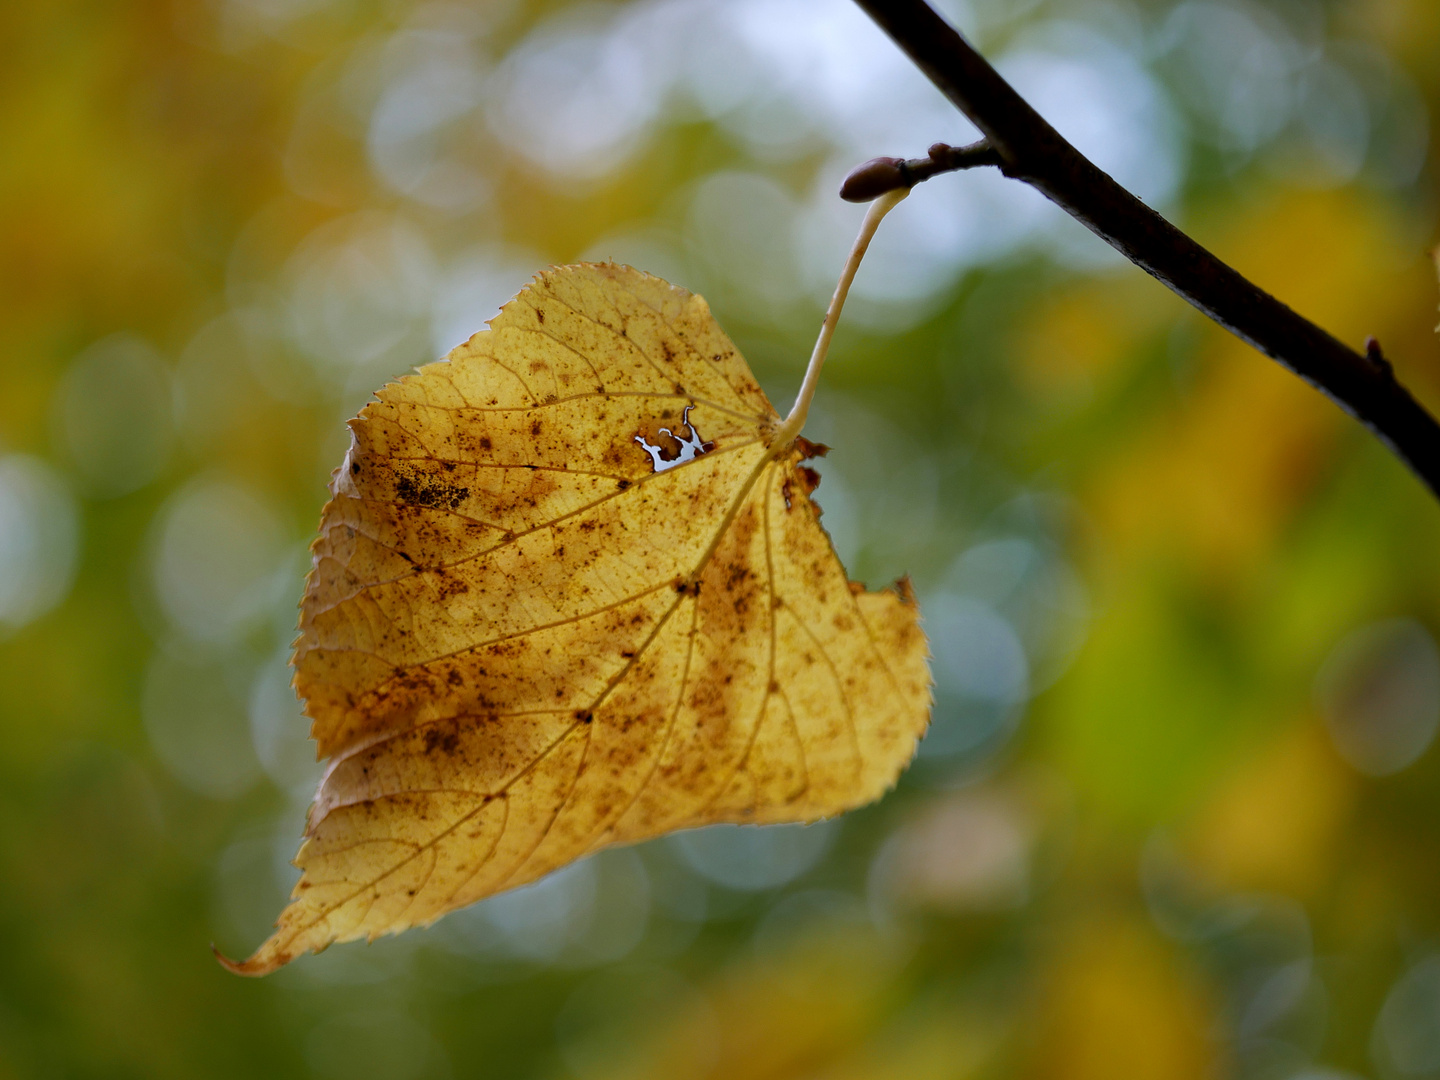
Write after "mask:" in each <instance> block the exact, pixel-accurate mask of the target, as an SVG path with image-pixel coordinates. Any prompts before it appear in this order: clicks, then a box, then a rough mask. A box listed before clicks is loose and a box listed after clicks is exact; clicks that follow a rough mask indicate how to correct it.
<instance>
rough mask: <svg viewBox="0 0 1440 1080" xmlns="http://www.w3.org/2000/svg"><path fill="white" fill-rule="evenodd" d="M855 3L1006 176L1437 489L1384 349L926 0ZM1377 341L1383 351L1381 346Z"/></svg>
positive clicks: (1420, 415)
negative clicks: (1136, 183) (1280, 369)
mask: <svg viewBox="0 0 1440 1080" xmlns="http://www.w3.org/2000/svg"><path fill="white" fill-rule="evenodd" d="M855 2H856V3H857V4H859V6H860V7H861V8H863V9H864V10H865V11H866V12H867V13H868V14H869V15H870V17H871V18H872V19H874V20H875V22H876V23H878V24H879V25H880V27H881V28H882V29H883V30H884V31H885V32H886V33H887V34H889V35H890V37H891V38H892V39H894V41H895V43H896V44H897V45H899V46H900V48H901V49H903V50H904V51H905V53H906V54H907V55H908V56H909V57H910V59H911V60H912V61H913V62H914V63H915V65H916V66H917V67H918V68H919V69H920V70H921V71H922V72H924V73H925V75H926V76H928V77H929V79H930V81H931V82H933V83H934V84H935V85H936V86H937V87H939V88H940V90H941V91H942V92H943V93H944V94H945V96H946V97H948V98H949V99H950V101H951V102H952V103H953V104H954V105H955V106H956V108H958V109H959V110H960V111H961V112H963V113H964V114H965V115H966V116H967V117H969V118H970V121H971V122H972V123H973V124H975V126H976V127H978V128H979V129H980V131H981V132H982V133H983V134H984V136H985V139H984V145H986V146H987V147H988V148H990V149H991V150H992V151H993V153H994V154H995V155H996V156H997V157H998V159H999V161H998V164H999V168H1000V170H1001V171H1002V172H1003V173H1004V174H1005V175H1006V176H1009V177H1012V178H1014V179H1017V180H1023V181H1025V182H1026V183H1028V184H1030V185H1031V186H1032V187H1035V188H1036V189H1038V190H1039V191H1041V192H1043V193H1044V194H1045V196H1046V197H1048V198H1049V199H1050V200H1051V201H1052V202H1054V203H1056V204H1057V205H1058V206H1060V207H1061V208H1062V209H1064V210H1065V211H1066V212H1067V213H1069V214H1070V215H1071V216H1072V217H1074V218H1076V219H1077V220H1079V221H1080V222H1082V223H1083V224H1084V225H1085V226H1086V227H1088V228H1089V229H1090V231H1091V232H1093V233H1095V234H1096V235H1097V236H1099V237H1100V238H1101V239H1103V240H1105V241H1106V242H1107V243H1109V244H1110V245H1111V246H1112V247H1114V248H1115V249H1116V250H1117V251H1119V252H1120V253H1121V254H1122V255H1124V256H1125V257H1126V258H1127V259H1129V260H1130V261H1131V262H1133V263H1135V265H1137V266H1139V267H1141V268H1142V269H1144V270H1146V271H1147V272H1149V273H1150V274H1151V275H1153V276H1154V277H1156V278H1157V279H1159V280H1160V281H1161V282H1163V283H1164V284H1165V285H1167V286H1169V287H1170V289H1172V290H1173V291H1174V292H1176V293H1177V294H1178V295H1180V296H1181V297H1183V298H1184V299H1186V300H1188V301H1189V302H1190V303H1191V304H1193V305H1194V306H1195V307H1197V308H1198V309H1199V310H1200V311H1202V312H1204V313H1205V314H1206V315H1207V316H1209V317H1210V318H1211V319H1213V320H1214V321H1215V322H1217V323H1219V324H1220V325H1221V326H1223V327H1225V328H1226V329H1227V330H1229V331H1230V332H1231V333H1233V334H1235V335H1236V336H1237V337H1239V338H1240V339H1241V340H1243V341H1245V342H1248V343H1249V344H1251V345H1253V346H1254V347H1255V348H1257V349H1259V350H1260V351H1261V352H1263V353H1264V354H1265V355H1266V356H1269V357H1270V358H1271V359H1273V360H1276V361H1278V362H1279V363H1280V364H1282V365H1284V366H1285V367H1286V368H1289V369H1290V370H1291V371H1292V372H1294V373H1295V374H1296V375H1299V376H1300V377H1301V378H1302V379H1304V380H1305V381H1306V382H1308V383H1310V384H1311V385H1312V386H1314V387H1316V388H1317V389H1319V390H1320V391H1322V392H1323V393H1325V394H1326V395H1328V396H1329V397H1330V399H1331V400H1332V401H1334V402H1335V403H1336V404H1337V405H1339V406H1340V407H1341V408H1343V409H1344V410H1345V411H1346V412H1348V413H1350V414H1351V415H1352V416H1355V417H1356V418H1358V419H1359V420H1360V421H1361V422H1362V423H1364V424H1365V425H1366V426H1367V427H1368V428H1369V429H1370V430H1371V431H1372V432H1374V434H1375V435H1376V436H1377V437H1378V438H1379V439H1380V440H1381V441H1382V442H1384V443H1385V444H1386V445H1387V446H1389V447H1390V449H1391V450H1392V451H1394V452H1395V454H1396V455H1397V456H1398V457H1399V458H1400V459H1401V460H1402V461H1404V462H1405V463H1406V464H1407V465H1408V466H1409V467H1410V468H1411V470H1412V471H1413V472H1414V473H1415V474H1416V476H1418V477H1419V478H1420V479H1421V481H1423V482H1424V483H1425V485H1426V486H1427V487H1429V489H1430V491H1431V493H1432V494H1434V495H1435V496H1436V497H1437V498H1440V423H1437V422H1436V420H1435V418H1434V417H1433V416H1431V415H1430V414H1429V413H1428V412H1426V411H1425V409H1424V408H1423V407H1422V406H1421V405H1420V404H1419V403H1418V402H1417V401H1416V400H1415V399H1414V398H1413V397H1411V396H1410V393H1409V391H1407V390H1406V389H1405V387H1403V386H1402V385H1400V383H1399V382H1398V381H1397V380H1396V378H1395V376H1394V372H1393V371H1392V370H1391V368H1390V365H1389V363H1388V362H1385V361H1384V360H1383V357H1381V360H1380V362H1375V361H1374V360H1373V359H1368V358H1367V357H1366V356H1363V355H1361V354H1360V353H1358V352H1356V351H1355V350H1354V349H1351V348H1350V347H1348V346H1347V345H1344V344H1343V343H1341V342H1340V341H1337V340H1336V339H1335V338H1334V337H1332V336H1331V335H1330V334H1328V333H1326V332H1325V331H1324V330H1322V329H1320V327H1318V326H1316V325H1315V324H1314V323H1312V322H1310V321H1308V320H1307V319H1304V318H1302V317H1301V316H1299V315H1297V314H1296V313H1295V312H1294V311H1292V310H1290V308H1288V307H1286V306H1285V305H1284V304H1282V303H1281V302H1280V301H1279V300H1276V299H1275V298H1274V297H1273V296H1271V295H1270V294H1269V293H1267V292H1265V291H1264V290H1263V289H1261V288H1259V287H1258V286H1256V285H1254V284H1253V283H1251V282H1250V281H1248V280H1246V278H1244V277H1243V276H1242V275H1241V274H1239V273H1238V272H1236V271H1235V270H1233V269H1232V268H1231V267H1229V266H1227V265H1226V264H1225V263H1223V262H1221V261H1220V260H1219V259H1217V258H1216V257H1215V256H1214V255H1212V254H1211V253H1210V252H1209V251H1206V250H1205V248H1203V247H1201V246H1200V245H1199V244H1197V243H1196V242H1195V241H1194V240H1192V239H1191V238H1190V237H1189V236H1187V235H1185V233H1183V232H1181V231H1180V230H1179V229H1177V228H1175V226H1173V225H1171V224H1170V223H1169V222H1168V221H1166V220H1165V219H1164V218H1163V217H1161V216H1160V215H1159V214H1157V213H1156V212H1155V211H1154V210H1152V209H1150V208H1149V207H1148V206H1146V205H1145V204H1144V203H1143V202H1141V201H1140V200H1139V199H1137V198H1136V197H1135V196H1134V195H1132V194H1130V192H1128V191H1126V190H1125V189H1124V188H1123V187H1121V186H1120V185H1119V184H1117V183H1116V182H1115V181H1114V180H1113V179H1112V178H1111V177H1110V176H1109V175H1107V174H1106V173H1105V172H1103V171H1102V170H1101V169H1099V168H1097V167H1096V166H1095V164H1094V163H1093V162H1091V161H1090V160H1089V159H1088V158H1086V157H1085V156H1084V155H1083V154H1081V153H1080V152H1079V151H1078V150H1076V149H1075V148H1074V147H1073V146H1071V145H1070V143H1068V142H1067V141H1066V140H1065V139H1064V138H1063V137H1061V135H1060V133H1059V132H1057V131H1056V130H1055V129H1054V128H1053V127H1051V126H1050V125H1049V124H1048V123H1046V121H1045V120H1044V118H1042V117H1041V116H1040V114H1039V113H1037V112H1036V111H1035V110H1034V109H1033V108H1031V107H1030V105H1029V104H1028V103H1027V102H1026V101H1025V99H1024V98H1022V97H1021V96H1020V95H1019V94H1017V93H1016V92H1015V90H1014V88H1012V87H1011V86H1010V84H1009V83H1007V82H1006V81H1005V80H1004V79H1003V78H1001V77H1000V74H999V73H998V72H997V71H996V70H995V69H994V68H993V67H991V66H990V65H989V64H988V63H987V62H986V61H985V59H984V57H982V56H981V55H980V54H979V53H978V52H976V51H975V50H974V49H973V48H972V47H971V46H970V44H969V43H968V42H967V41H965V39H964V38H962V37H961V36H960V35H959V34H958V33H956V31H955V30H954V28H953V27H951V26H950V25H949V24H948V23H946V22H945V20H944V19H942V18H941V17H940V16H939V15H937V14H936V13H935V12H934V11H933V10H932V9H931V8H930V6H929V5H928V4H926V3H925V2H924V0H855ZM976 145H981V144H976ZM906 164H907V165H908V163H906ZM906 186H907V187H908V186H909V185H908V184H907V185H906ZM881 190H884V189H883V188H882V189H881ZM1370 352H1371V355H1372V356H1379V355H1380V354H1379V350H1378V347H1377V348H1376V349H1375V350H1370Z"/></svg>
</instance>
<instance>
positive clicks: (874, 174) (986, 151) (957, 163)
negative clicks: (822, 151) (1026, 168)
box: [840, 139, 1000, 202]
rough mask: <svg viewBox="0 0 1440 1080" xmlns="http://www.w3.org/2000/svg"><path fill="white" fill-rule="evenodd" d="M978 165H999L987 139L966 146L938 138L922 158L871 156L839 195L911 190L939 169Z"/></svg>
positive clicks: (856, 197) (857, 197)
mask: <svg viewBox="0 0 1440 1080" xmlns="http://www.w3.org/2000/svg"><path fill="white" fill-rule="evenodd" d="M981 165H994V166H996V167H997V168H998V167H999V165H1000V155H999V154H997V153H996V152H995V148H994V147H993V146H991V145H990V144H989V143H988V142H987V141H986V140H984V139H981V140H980V141H979V142H973V143H971V144H970V145H969V146H951V145H950V144H949V143H943V142H937V143H934V144H933V145H932V146H931V147H930V153H929V155H928V156H926V157H923V158H894V157H877V158H871V159H870V160H869V161H867V162H865V163H864V164H863V165H857V166H856V167H855V168H853V169H851V170H850V175H849V176H847V177H845V182H844V183H843V184H841V185H840V198H842V199H844V200H845V201H846V202H869V201H870V200H871V199H874V198H877V197H879V196H880V195H883V194H885V193H886V192H887V191H898V190H900V189H901V188H904V189H905V190H906V191H908V190H910V189H911V188H912V187H914V186H915V185H916V184H918V183H920V182H921V181H922V180H929V179H930V178H931V177H932V176H939V175H940V174H941V173H947V172H958V171H959V170H960V169H974V168H978V167H979V166H981Z"/></svg>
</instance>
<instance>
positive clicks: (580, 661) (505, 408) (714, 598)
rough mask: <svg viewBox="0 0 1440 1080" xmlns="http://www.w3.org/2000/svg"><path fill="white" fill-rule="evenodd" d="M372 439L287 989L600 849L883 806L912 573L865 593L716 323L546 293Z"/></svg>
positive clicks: (408, 393)
mask: <svg viewBox="0 0 1440 1080" xmlns="http://www.w3.org/2000/svg"><path fill="white" fill-rule="evenodd" d="M377 398H378V400H377V401H375V402H372V403H371V404H370V405H368V406H367V407H366V408H365V409H364V410H363V411H362V412H361V414H360V416H359V417H357V418H356V419H354V420H352V421H351V422H350V428H351V433H352V434H351V446H350V450H349V452H348V454H347V455H346V457H345V461H344V463H343V465H342V466H341V468H340V469H339V470H338V471H337V472H336V474H335V477H334V480H333V483H332V491H333V495H334V497H333V498H332V499H331V501H330V502H329V504H327V506H326V507H325V510H324V513H323V516H322V519H321V524H320V536H319V539H317V540H316V541H315V544H314V549H313V550H314V561H315V566H314V570H313V571H312V573H311V575H310V578H309V582H308V585H307V588H306V591H305V598H304V601H303V603H302V608H301V619H300V637H299V639H298V641H297V643H296V650H295V659H294V663H295V669H296V676H295V684H296V687H297V689H298V690H299V692H300V694H301V696H302V697H303V698H304V699H305V700H306V703H307V704H306V712H307V714H308V715H309V716H310V717H311V719H312V720H313V725H312V729H311V733H312V735H313V737H314V738H315V740H316V742H317V743H318V744H319V752H320V754H321V756H322V757H329V758H330V759H331V763H330V767H329V769H328V771H327V772H326V774H325V777H324V779H323V780H322V782H321V784H320V790H319V792H318V794H317V795H316V798H315V802H314V805H313V806H312V808H311V811H310V817H309V822H308V826H307V829H306V836H305V840H304V842H303V844H302V845H301V848H300V853H299V855H298V856H297V858H296V864H297V865H298V866H300V867H301V868H302V869H303V871H304V873H303V876H302V877H301V879H300V882H299V883H298V885H297V886H296V888H295V891H294V894H293V899H292V901H291V903H290V904H289V906H288V907H286V909H285V910H284V912H283V913H282V914H281V916H280V919H279V921H278V923H277V930H276V932H275V934H274V935H273V936H272V937H271V938H270V939H269V940H268V941H267V942H265V943H264V945H262V946H261V947H260V949H259V951H258V952H256V954H255V955H254V956H253V957H251V958H250V959H249V960H247V961H245V962H244V963H233V962H229V961H227V965H228V966H230V967H231V969H232V970H235V971H238V972H242V973H245V974H263V973H265V972H268V971H271V970H273V969H275V968H276V967H279V966H280V965H282V964H284V963H286V962H288V961H289V960H291V959H293V958H294V957H296V956H297V955H299V954H300V953H302V952H304V951H306V950H310V949H315V950H318V949H322V948H324V947H325V946H326V945H328V944H330V943H331V942H334V941H348V940H352V939H354V938H359V937H367V938H372V939H373V938H374V937H376V936H378V935H380V934H384V933H393V932H397V931H400V930H403V929H405V928H406V927H409V926H415V925H423V924H426V923H429V922H431V921H433V920H434V919H436V918H438V917H439V916H440V915H442V914H444V913H445V912H447V911H452V910H454V909H456V908H458V907H462V906H464V905H466V904H470V903H473V902H474V901H476V900H479V899H481V898H482V897H486V896H489V895H491V894H492V893H495V892H498V891H500V890H502V889H508V888H513V887H515V886H517V885H523V884H525V883H526V882H529V881H533V880H535V879H536V878H538V877H540V876H541V875H543V874H545V873H547V872H549V871H551V870H554V869H555V868H557V867H559V866H562V865H564V864H565V863H568V862H570V861H572V860H574V859H576V858H579V857H580V856H582V855H584V854H586V853H587V852H591V851H594V850H596V849H597V848H601V847H605V846H607V845H610V844H616V843H629V842H634V841H638V840H643V839H645V838H647V837H653V836H658V835H660V834H662V833H666V832H670V831H672V830H675V829H681V828H688V827H692V826H697V825H706V824H710V823H712V822H754V823H769V822H798V821H815V820H817V819H819V818H822V817H826V816H829V815H833V814H837V813H839V812H841V811H843V810H846V809H849V808H851V807H855V806H858V805H860V804H862V803H865V802H868V801H870V800H872V799H875V798H877V797H878V796H879V795H881V794H882V793H883V792H884V791H885V790H886V789H887V788H888V787H889V786H890V785H892V784H893V783H894V781H895V778H896V776H897V775H898V774H899V772H900V770H901V769H902V768H903V767H904V765H905V764H906V762H908V761H909V760H910V757H911V755H912V754H913V752H914V749H915V744H916V741H917V740H918V739H919V737H920V735H921V734H922V733H923V731H924V729H925V726H926V724H927V722H928V718H929V710H930V677H929V670H928V663H927V647H926V642H925V638H924V635H923V634H922V632H921V630H920V628H919V613H918V611H917V610H916V606H915V602H914V598H913V596H912V595H911V593H910V591H909V587H908V583H906V582H901V583H900V584H899V585H898V586H897V587H896V589H894V590H886V591H883V592H877V593H871V592H866V591H865V590H864V588H863V587H862V586H859V585H856V584H854V583H852V582H850V581H848V580H847V579H846V575H845V571H844V568H843V567H842V566H841V565H840V562H839V560H838V559H837V558H836V556H835V553H834V551H833V549H832V548H831V546H830V541H829V538H828V536H826V534H825V532H824V530H823V529H822V528H821V527H820V524H819V522H818V520H817V518H818V515H819V511H818V509H817V508H816V507H815V505H814V504H813V503H812V502H811V501H810V498H809V495H810V492H811V491H812V490H813V488H814V486H815V484H816V483H817V482H818V477H817V475H816V474H815V473H814V472H813V471H812V470H810V469H808V468H805V467H804V466H802V465H801V462H802V460H803V459H804V456H806V455H813V454H815V453H817V452H818V451H819V450H820V449H821V448H818V447H816V446H815V445H814V444H810V443H807V442H805V441H804V440H802V439H795V440H792V441H791V445H789V446H774V445H772V444H771V443H772V436H773V434H774V432H775V429H776V427H777V424H778V419H779V418H778V416H777V415H776V413H775V410H774V409H773V408H772V407H771V405H770V403H769V401H768V400H767V399H766V397H765V395H764V393H763V392H762V391H761V390H760V387H759V385H758V384H757V383H756V382H755V379H754V377H753V376H752V375H751V374H750V370H749V368H748V366H747V365H746V363H745V361H744V360H743V359H742V358H741V357H740V355H739V353H737V352H736V350H735V347H734V346H733V345H732V344H731V343H730V341H729V339H728V338H727V337H726V336H725V334H724V332H723V331H722V330H721V329H720V327H719V325H718V324H717V323H716V322H715V320H714V319H713V317H712V316H711V314H710V310H709V308H708V306H707V305H706V304H705V301H704V300H703V299H701V298H700V297H698V296H693V295H691V294H690V293H687V292H685V291H684V290H682V289H678V288H676V287H674V286H672V285H669V284H667V283H666V282H664V281H661V280H659V279H658V278H654V277H650V276H648V275H644V274H641V273H639V272H637V271H634V270H631V269H629V268H628V267H623V266H616V265H611V264H604V265H582V266H568V267H561V268H559V269H556V270H552V271H550V272H548V273H545V274H542V275H540V277H539V278H538V279H537V280H536V281H535V282H534V283H533V284H531V285H530V286H528V287H527V288H526V289H525V290H524V291H522V292H521V293H520V295H519V296H518V297H516V298H515V299H514V300H512V301H511V302H510V303H509V304H507V305H506V306H505V308H504V310H503V311H502V312H501V313H500V315H499V316H498V317H497V318H496V319H495V320H494V321H493V322H492V324H491V329H490V330H489V331H488V332H481V333H479V334H476V335H475V336H474V337H472V338H471V339H470V340H469V341H468V342H466V343H465V344H464V345H461V346H459V347H458V348H456V349H455V350H453V351H452V352H451V353H450V355H449V356H448V357H447V358H446V359H445V360H443V361H441V362H439V363H435V364H429V365H427V366H426V367H423V368H421V369H419V371H418V372H416V373H415V374H414V375H410V376H407V377H405V378H402V379H400V380H398V381H396V382H394V383H391V384H389V385H388V386H386V387H385V388H384V389H382V390H381V391H380V393H379V394H378V395H377Z"/></svg>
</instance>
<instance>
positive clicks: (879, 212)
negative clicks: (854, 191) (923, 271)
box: [770, 187, 910, 457]
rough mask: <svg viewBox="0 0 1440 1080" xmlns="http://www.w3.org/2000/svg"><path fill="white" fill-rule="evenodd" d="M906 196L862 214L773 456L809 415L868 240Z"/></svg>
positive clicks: (888, 197) (903, 192)
mask: <svg viewBox="0 0 1440 1080" xmlns="http://www.w3.org/2000/svg"><path fill="white" fill-rule="evenodd" d="M909 194H910V189H909V188H908V187H907V188H895V189H892V190H890V191H887V192H885V193H884V194H883V195H881V196H880V197H879V198H878V199H876V200H875V201H874V202H872V203H871V204H870V209H869V210H867V211H865V220H864V221H863V222H861V224H860V235H858V236H857V237H855V243H854V244H853V245H851V248H850V255H849V256H848V257H847V258H846V260H845V268H844V269H843V270H841V271H840V280H839V281H838V282H836V283H835V295H834V296H832V297H831V298H830V306H829V307H828V308H826V309H825V320H824V322H822V323H821V324H820V336H819V337H818V338H816V339H815V351H814V352H812V353H811V354H810V364H809V366H808V367H807V368H806V369H805V378H804V380H803V381H802V382H801V383H800V393H799V394H797V395H796V396H795V404H794V406H793V407H792V408H791V409H790V415H789V416H787V417H785V419H784V420H783V421H781V423H780V426H779V427H778V428H776V429H775V435H774V437H773V438H772V439H771V442H770V446H771V456H772V457H773V456H776V455H778V454H781V453H783V452H784V451H785V449H786V448H788V447H789V446H790V444H791V443H793V442H794V441H795V438H796V436H798V435H799V434H800V429H801V428H803V427H804V426H805V418H806V417H807V416H808V415H809V414H810V402H811V401H812V400H814V397H815V387H816V386H818V385H819V383H820V368H821V367H823V366H824V364H825V354H826V353H828V352H829V351H830V339H831V338H832V337H834V336H835V324H836V323H838V322H839V321H840V310H841V309H842V308H843V307H844V306H845V297H846V296H848V295H849V294H850V283H851V282H852V281H854V280H855V271H857V270H859V269H860V260H861V259H863V258H865V252H866V251H867V250H868V249H869V247H870V241H871V240H873V239H874V238H875V230H876V229H878V228H879V227H880V222H881V220H882V219H883V218H884V217H885V215H886V214H888V213H889V212H890V211H891V210H893V209H895V207H896V206H897V205H898V204H899V203H900V200H902V199H904V198H905V196H907V195H909Z"/></svg>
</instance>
